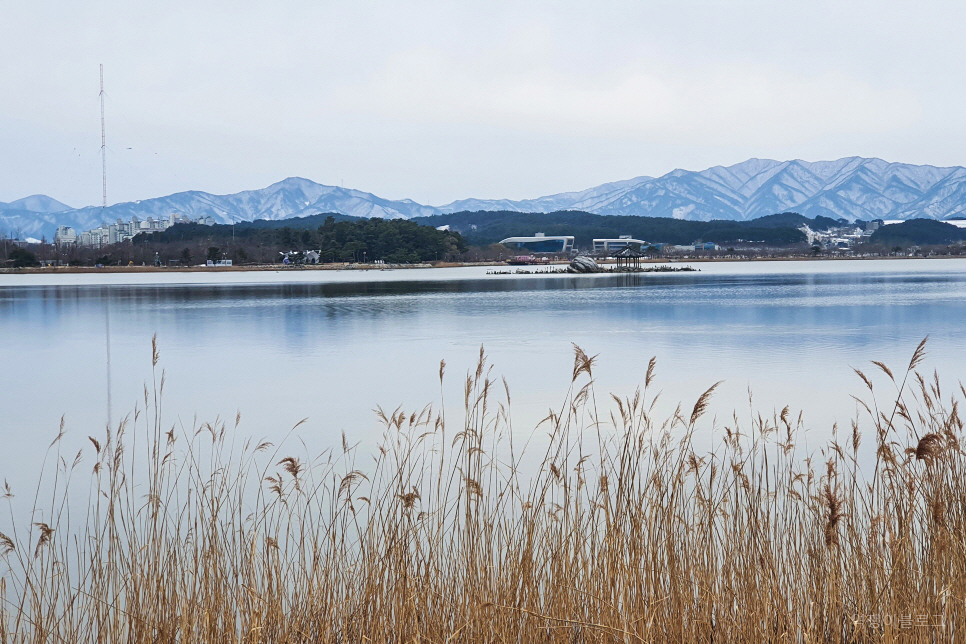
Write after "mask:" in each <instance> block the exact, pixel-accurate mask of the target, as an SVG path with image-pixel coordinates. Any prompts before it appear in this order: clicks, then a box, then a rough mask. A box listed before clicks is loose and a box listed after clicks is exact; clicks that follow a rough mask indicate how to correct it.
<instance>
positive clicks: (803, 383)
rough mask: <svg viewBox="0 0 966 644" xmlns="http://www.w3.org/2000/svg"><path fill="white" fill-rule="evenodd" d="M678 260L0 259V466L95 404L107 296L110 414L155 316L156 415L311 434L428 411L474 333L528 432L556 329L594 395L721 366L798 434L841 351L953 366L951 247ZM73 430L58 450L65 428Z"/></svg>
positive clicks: (959, 288)
mask: <svg viewBox="0 0 966 644" xmlns="http://www.w3.org/2000/svg"><path fill="white" fill-rule="evenodd" d="M699 266H700V268H701V269H702V270H701V272H698V273H673V274H667V273H651V274H639V275H599V276H565V275H548V276H540V275H527V276H488V275H486V274H485V273H486V269H480V268H464V269H437V270H405V271H403V270H399V271H387V272H382V271H369V272H358V271H351V272H350V271H342V272H329V271H326V272H320V271H300V272H294V271H290V272H284V273H273V272H265V273H241V272H234V273H222V274H214V275H213V274H210V273H193V274H192V273H177V274H142V275H125V274H104V275H65V276H57V275H30V276H18V275H0V341H2V348H3V363H4V369H3V371H2V374H3V375H2V376H0V379H2V380H0V385H2V386H0V439H2V440H3V444H4V445H5V446H7V449H6V450H4V452H3V453H0V476H7V477H8V478H19V476H18V475H19V474H20V473H21V468H23V469H26V470H27V471H33V470H34V469H35V467H34V465H35V464H36V463H37V462H38V461H39V458H40V453H41V452H42V450H43V448H45V447H46V445H47V444H48V443H49V441H50V439H51V438H52V437H53V435H54V434H55V433H56V429H57V424H58V422H59V419H60V416H61V415H62V414H65V415H66V418H67V428H68V431H69V432H71V434H73V435H74V437H75V438H77V439H83V438H84V437H86V436H87V435H88V434H93V433H95V432H96V431H100V429H101V428H102V427H103V423H104V420H105V414H106V412H105V400H104V398H105V394H104V392H105V373H104V372H105V364H104V363H105V359H104V356H105V348H104V334H105V314H106V312H107V310H108V309H109V311H110V323H111V331H112V337H111V342H112V344H111V347H112V357H113V364H112V368H113V372H112V373H113V383H114V387H113V392H114V395H113V400H114V415H115V417H119V416H120V415H122V413H124V412H126V411H129V410H131V409H133V407H134V404H135V402H136V401H138V400H139V399H140V398H141V397H142V395H143V383H144V382H145V380H147V379H148V378H149V376H150V339H151V336H152V334H154V333H155V332H156V333H157V334H158V340H159V343H160V347H161V365H162V366H163V367H164V368H165V369H166V370H167V375H168V380H167V384H166V389H165V401H166V402H165V415H166V418H167V419H168V421H169V422H170V423H175V422H178V421H179V420H180V421H181V422H183V423H184V424H185V425H186V426H188V425H190V424H191V423H192V422H193V420H192V418H193V416H194V415H195V414H197V416H198V418H199V419H200V420H211V419H213V418H214V417H215V416H217V415H220V416H221V417H222V418H226V417H228V418H234V415H235V412H236V410H240V411H241V413H242V416H243V425H242V430H243V431H244V433H245V434H246V435H248V434H254V435H257V436H268V437H270V438H277V437H279V436H281V435H282V434H283V433H285V432H286V431H287V430H288V428H289V427H291V425H293V424H294V423H295V422H297V421H298V420H300V419H302V418H304V417H308V418H309V421H308V422H307V423H306V424H305V425H303V426H302V427H301V428H300V436H301V438H302V439H303V440H304V442H305V443H306V445H307V446H308V447H309V449H311V450H315V449H319V448H322V447H326V446H330V445H335V444H337V443H338V442H339V440H340V439H339V434H340V431H341V430H343V429H344V430H346V432H347V433H348V434H349V435H351V436H354V437H356V439H357V440H360V441H362V442H363V443H366V442H369V441H371V440H372V439H373V438H374V437H375V436H376V435H377V434H378V427H377V425H376V423H375V421H374V416H373V414H372V412H371V409H372V408H373V407H375V406H376V405H381V406H383V407H384V408H386V407H388V408H390V409H392V408H395V407H396V406H397V405H400V404H401V405H404V406H405V408H406V409H418V408H421V407H422V406H423V405H424V404H425V403H427V402H430V401H433V400H436V399H437V398H438V394H439V387H438V382H437V379H436V377H437V376H436V374H437V371H438V368H439V361H440V359H445V360H446V361H447V363H448V365H449V366H448V379H447V395H449V396H450V398H449V401H448V402H449V409H450V410H451V413H452V410H455V409H459V408H461V403H462V382H461V381H462V376H463V375H464V374H465V372H466V370H467V369H469V368H471V367H472V366H474V364H475V362H474V361H475V356H476V354H477V352H478V351H479V347H480V345H481V344H483V345H485V347H486V350H487V353H488V355H489V356H490V359H491V362H492V363H493V364H495V371H494V373H495V374H499V375H503V376H506V378H507V380H508V382H509V384H510V388H511V393H512V394H513V410H514V419H515V427H516V431H517V432H518V433H523V434H529V432H530V430H531V428H532V426H533V424H534V423H535V422H536V421H537V420H539V419H540V418H542V417H543V416H544V415H545V414H546V411H547V409H548V408H550V407H556V406H558V405H559V403H560V401H561V400H562V396H563V394H564V392H565V390H566V388H567V385H568V382H569V378H570V369H571V366H572V350H571V343H576V344H578V345H580V346H581V347H583V348H585V349H586V350H587V351H588V352H589V353H591V354H599V359H598V364H597V371H596V375H597V383H598V384H597V387H598V400H601V401H603V400H604V399H605V394H607V393H609V392H612V391H613V392H617V393H621V394H632V393H633V390H634V388H635V387H636V386H637V384H638V383H640V382H642V381H643V376H644V373H645V371H646V365H647V361H648V359H649V358H650V357H651V356H657V358H658V385H659V386H660V387H661V388H662V389H663V391H664V393H663V396H662V400H663V401H664V402H663V407H662V409H663V410H664V411H665V412H668V411H671V410H672V409H673V407H674V405H675V404H676V403H677V401H679V400H681V401H683V402H684V403H685V405H686V406H688V407H689V406H690V405H691V404H693V401H694V399H695V397H696V396H698V395H699V394H700V392H701V391H703V390H704V389H705V388H707V386H709V385H710V384H712V383H714V382H715V381H717V380H725V384H724V385H722V387H721V388H720V390H719V393H718V395H717V396H716V398H715V403H714V405H713V407H712V411H713V412H714V413H715V414H717V415H718V417H719V418H721V419H730V417H731V414H732V411H733V410H734V409H735V408H737V409H738V410H739V413H740V414H745V415H746V416H747V413H748V412H747V409H748V405H747V390H748V388H749V387H751V388H752V390H753V391H754V396H755V407H756V408H757V409H759V410H762V411H766V412H767V411H771V410H772V409H774V408H778V409H780V408H781V407H783V406H784V405H785V404H790V405H791V406H792V407H793V409H797V408H803V409H804V411H805V418H806V421H807V424H808V425H809V427H811V428H812V434H813V435H814V436H815V437H816V439H817V440H818V439H821V438H824V437H827V436H828V435H829V428H830V427H831V424H832V422H834V421H835V420H838V421H839V422H840V423H845V422H846V421H847V420H848V419H849V418H850V417H851V415H852V414H853V413H854V411H855V404H854V402H852V401H851V399H850V398H849V394H851V393H855V394H860V393H862V392H861V390H860V388H859V386H858V380H857V378H856V377H855V375H854V374H853V372H852V369H851V366H861V365H862V364H863V363H866V364H867V362H868V360H872V359H879V360H884V361H886V362H887V363H890V364H891V365H893V366H895V367H899V366H901V365H902V364H903V363H905V362H907V361H908V357H909V355H910V353H911V352H912V350H913V348H914V347H915V345H916V344H917V343H918V341H919V340H920V339H922V338H923V337H924V336H926V335H929V336H930V337H931V340H930V344H929V360H928V362H927V365H926V366H927V367H929V368H930V369H931V368H933V367H934V368H937V369H938V370H939V372H940V374H941V375H942V376H944V377H945V378H946V379H947V380H948V381H949V384H950V385H951V384H953V383H954V382H955V381H957V380H959V379H961V378H964V375H966V374H964V373H963V371H964V369H963V366H962V357H963V355H964V348H966V341H964V339H963V334H962V332H961V329H962V324H963V319H964V318H963V314H964V312H966V261H960V260H883V261H851V262H845V261H842V262H760V263H742V264H701V265H699ZM75 449H76V448H75Z"/></svg>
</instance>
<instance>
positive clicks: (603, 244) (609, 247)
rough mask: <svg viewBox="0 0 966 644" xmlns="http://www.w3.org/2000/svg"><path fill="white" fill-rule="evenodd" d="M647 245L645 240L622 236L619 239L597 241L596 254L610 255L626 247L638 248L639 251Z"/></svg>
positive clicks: (595, 241) (595, 244)
mask: <svg viewBox="0 0 966 644" xmlns="http://www.w3.org/2000/svg"><path fill="white" fill-rule="evenodd" d="M647 245H648V244H647V242H646V241H644V240H643V239H634V238H633V237H631V236H630V235H621V236H620V237H618V238H617V239H595V240H594V252H595V253H609V252H611V251H615V250H620V249H621V248H624V247H625V246H632V247H636V248H637V249H638V250H639V249H640V248H642V247H644V246H647Z"/></svg>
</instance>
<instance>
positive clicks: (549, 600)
mask: <svg viewBox="0 0 966 644" xmlns="http://www.w3.org/2000/svg"><path fill="white" fill-rule="evenodd" d="M924 343H925V341H924ZM923 355H924V344H923V345H920V347H919V348H918V349H917V350H916V351H915V354H914V356H913V358H912V360H911V362H910V363H909V365H908V369H907V370H906V371H905V372H903V373H902V374H901V375H894V374H893V373H892V372H891V371H890V370H889V368H888V367H887V366H886V365H883V364H876V367H875V369H876V371H877V374H876V378H875V380H876V382H879V384H878V385H876V384H874V383H873V379H872V378H869V377H868V376H866V374H863V373H859V376H860V377H861V379H862V381H863V382H864V383H865V386H866V387H867V392H866V394H865V396H864V397H863V398H862V402H861V404H862V405H863V406H864V408H865V410H866V411H867V412H868V413H867V414H865V416H863V417H862V418H859V419H857V420H856V421H854V422H853V424H852V427H851V429H850V431H849V432H847V434H848V435H847V436H845V437H843V438H842V439H841V440H840V439H839V437H838V436H837V435H836V437H835V438H834V439H833V441H832V442H830V443H829V444H828V445H827V446H826V447H825V448H824V449H822V450H820V451H818V452H815V453H804V452H803V450H802V448H799V447H797V446H796V442H797V441H798V439H799V437H800V435H801V431H802V426H801V421H800V420H799V421H795V420H793V419H792V418H791V417H790V414H789V411H788V409H787V408H786V409H785V410H784V411H782V412H781V413H780V414H772V415H771V417H769V418H764V417H760V416H758V417H755V419H754V420H753V421H751V422H750V423H745V424H741V423H739V422H738V419H737V416H736V417H735V419H734V420H733V421H731V422H729V423H726V424H723V425H718V426H716V425H715V424H714V423H713V422H712V421H710V420H709V419H708V417H707V416H706V415H705V412H706V410H707V408H708V404H709V400H710V398H711V395H712V392H713V389H714V387H712V388H711V389H709V390H708V392H707V393H706V394H704V395H703V396H701V398H700V399H699V400H698V401H697V403H696V404H695V405H694V406H693V407H689V408H686V409H685V408H680V407H679V408H678V410H677V412H675V413H674V414H673V415H672V416H671V417H670V418H667V419H663V420H659V419H657V418H655V417H654V416H653V409H654V401H655V394H654V391H653V390H654V383H653V381H654V371H655V367H654V361H653V360H652V361H651V364H650V367H649V369H648V372H647V378H646V381H645V382H644V384H643V387H642V388H641V389H640V390H639V391H638V392H637V393H636V394H635V395H634V396H632V397H630V398H625V399H621V398H617V397H613V398H612V399H610V400H608V401H607V403H606V404H605V403H603V402H600V401H598V400H597V398H596V394H595V391H594V385H593V369H594V359H593V358H592V357H590V356H588V355H586V354H585V353H584V352H583V351H581V350H580V349H576V357H575V363H574V369H573V378H572V385H571V387H570V390H569V391H568V392H567V394H566V396H565V399H564V401H563V403H562V404H561V405H560V407H559V408H558V410H557V411H553V412H550V413H549V414H548V416H547V418H546V419H545V421H544V422H543V424H542V426H541V431H542V430H546V432H547V433H548V434H549V442H548V443H546V442H545V443H543V445H549V446H548V447H547V448H546V452H545V453H544V454H543V457H542V459H538V460H540V465H539V467H535V468H530V469H527V468H525V467H524V466H523V465H521V464H522V463H523V462H524V453H525V448H524V446H522V445H520V444H518V443H515V442H514V439H515V437H516V440H517V441H519V434H515V433H514V432H513V428H512V426H511V424H510V413H509V403H510V395H509V392H508V390H507V388H506V386H505V383H503V382H499V381H496V380H495V379H494V378H493V377H492V376H491V371H490V369H489V368H488V367H487V363H486V359H485V357H484V355H483V353H482V350H481V353H480V359H479V364H478V366H477V368H476V370H475V371H473V372H471V373H469V374H468V376H467V378H466V381H465V401H464V406H463V408H462V410H461V412H460V413H459V414H458V416H459V417H460V423H459V424H458V425H457V426H454V425H453V423H452V422H451V421H450V420H449V419H450V418H451V417H452V413H451V412H449V413H446V412H445V411H444V409H443V407H442V406H441V405H440V406H439V407H436V406H427V407H426V408H424V409H421V410H417V411H414V412H409V411H403V410H401V409H400V410H395V411H393V412H384V411H382V410H379V411H378V415H379V418H380V419H381V421H382V423H383V424H384V425H385V434H384V437H383V439H382V444H381V446H380V447H379V449H378V451H377V452H376V453H375V454H373V455H370V454H362V453H359V451H358V450H357V449H354V448H353V447H351V446H350V445H349V444H348V439H347V438H346V437H343V441H342V443H343V444H342V445H341V446H340V447H338V448H336V449H332V450H330V451H328V452H326V453H323V454H322V455H321V456H319V457H317V458H314V459H312V460H308V459H306V458H298V457H296V456H291V455H289V454H288V453H286V452H284V451H280V448H279V447H277V446H274V445H272V444H270V443H261V444H253V443H245V444H243V445H241V446H238V445H236V444H235V442H234V441H235V440H236V438H237V433H238V432H237V430H233V429H232V428H231V427H226V425H225V424H224V423H220V422H218V423H212V424H207V425H204V426H202V427H201V428H200V429H198V430H197V431H195V432H193V433H191V432H184V431H182V430H180V429H178V428H172V429H170V430H168V431H164V428H165V427H167V425H165V424H164V423H165V421H164V420H163V417H162V413H161V409H160V402H159V401H160V394H161V392H162V391H163V375H162V376H161V381H160V382H155V383H154V384H155V386H154V387H152V388H146V389H145V401H144V407H143V409H141V410H140V411H138V412H137V413H135V414H134V415H132V416H131V417H130V418H128V419H126V420H125V421H124V422H122V423H121V424H120V426H119V427H116V428H114V429H113V431H112V430H108V431H107V432H106V433H103V434H100V435H98V436H92V437H91V438H90V443H91V444H90V446H89V448H88V449H87V451H88V452H89V454H88V455H87V456H92V457H93V461H94V464H93V466H92V467H91V465H90V461H91V459H90V458H87V459H86V460H85V455H83V454H78V456H77V458H76V459H73V460H71V459H68V458H67V457H66V456H63V455H61V453H60V451H61V445H62V443H63V442H62V441H61V436H62V435H63V434H61V435H60V436H58V437H57V440H55V441H54V443H53V444H52V446H51V450H50V455H51V458H52V460H53V461H55V465H53V466H52V467H51V468H49V470H48V472H47V476H48V477H49V478H48V481H49V482H50V487H51V488H52V492H51V493H50V497H49V499H47V500H42V499H40V498H36V499H35V501H34V514H33V515H32V516H33V517H38V516H43V517H47V519H46V520H44V521H40V520H35V521H34V522H33V523H31V524H29V525H16V524H15V523H14V524H12V525H11V526H9V527H7V528H4V530H3V533H4V534H3V535H2V536H0V547H2V553H3V557H4V559H5V561H6V564H7V566H8V567H9V569H8V570H7V571H6V572H5V573H4V575H3V580H2V605H3V610H2V613H0V619H2V623H0V632H2V633H3V639H4V641H11V642H82V641H83V642H94V641H97V642H212V643H214V642H218V643H222V642H456V641H461V642H470V641H473V642H477V641H479V642H766V641H767V642H786V641H787V642H871V641H910V642H920V641H921V642H949V641H956V640H957V639H963V623H964V621H963V620H964V616H966V610H964V603H963V602H964V597H966V543H964V539H966V481H964V477H963V473H964V464H966V462H964V451H963V448H962V446H961V441H962V434H963V423H962V421H961V420H960V417H959V413H958V404H959V400H960V399H961V398H960V397H961V396H963V395H966V392H964V391H963V389H962V387H961V386H960V388H959V390H958V391H956V392H950V393H946V392H944V390H942V389H941V387H940V383H939V380H938V378H934V377H931V378H929V379H926V378H925V377H923V376H921V375H920V374H919V373H918V368H919V366H920V363H921V361H922V359H923ZM157 361H158V354H157V350H156V349H155V353H154V362H155V368H157ZM439 378H440V382H441V396H442V381H443V378H444V365H443V364H442V363H441V365H440V371H439ZM880 390H883V391H886V392H887V393H880ZM601 409H606V410H608V411H604V412H601V411H600V410H601ZM236 425H237V419H236ZM697 436H700V437H702V441H703V442H704V443H705V444H709V445H711V447H710V448H709V449H705V450H697V451H696V449H695V445H696V443H697V442H698V441H696V440H695V439H696V437H697ZM708 436H710V438H708ZM863 442H865V443H866V446H867V447H871V448H872V449H871V450H869V451H870V454H871V456H870V457H869V458H868V459H865V458H864V457H863V454H864V449H865V448H864V447H863V445H862V444H863ZM699 452H700V453H699ZM370 457H371V458H370ZM865 460H868V462H869V463H870V464H869V466H868V467H867V468H866V470H865V471H863V468H862V467H861V464H862V463H863V462H864V461H865ZM51 478H52V479H53V480H52V481H51ZM39 489H40V488H38V490H39ZM10 493H11V492H10V489H9V488H8V489H7V494H10ZM79 495H80V496H84V495H86V496H88V501H87V503H86V512H84V513H82V514H81V515H80V516H77V515H76V511H75V512H74V514H72V508H74V507H76V506H77V505H78V503H77V500H78V496H79ZM69 497H70V498H69ZM79 505H81V506H84V505H85V504H84V503H80V504H79Z"/></svg>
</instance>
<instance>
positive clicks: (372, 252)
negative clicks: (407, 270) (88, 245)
mask: <svg viewBox="0 0 966 644" xmlns="http://www.w3.org/2000/svg"><path fill="white" fill-rule="evenodd" d="M339 219H341V220H342V221H339ZM132 246H133V247H134V248H135V249H138V248H145V249H150V250H152V251H154V250H157V252H159V253H162V251H163V255H164V256H163V257H162V258H161V259H162V260H165V261H166V260H167V259H181V260H182V261H183V263H186V264H187V263H191V262H194V261H198V260H199V259H201V260H203V259H204V258H208V259H220V258H221V257H222V256H223V255H224V256H227V257H229V258H230V259H232V260H234V261H238V262H242V263H244V262H248V261H256V262H273V261H278V257H279V253H281V252H286V251H304V250H321V259H322V261H324V262H339V261H356V262H358V261H365V260H368V261H372V260H385V261H387V262H391V263H410V262H419V261H431V260H437V259H451V258H453V257H455V256H456V255H458V254H460V253H462V252H463V251H464V250H466V244H465V242H464V241H463V238H462V237H461V236H460V234H459V233H457V232H451V231H446V230H436V229H435V228H433V227H431V226H421V225H419V224H417V223H415V222H412V221H408V220H405V219H378V218H373V219H360V218H356V217H347V216H345V215H313V216H311V217H303V218H300V219H286V220H284V221H254V222H245V223H240V224H236V225H235V226H230V225H227V224H215V225H213V226H204V225H201V224H196V223H190V224H175V225H174V226H171V227H170V228H168V229H167V230H165V231H163V232H155V233H141V234H140V235H138V236H136V237H135V238H134V240H133V244H132ZM179 253H180V254H179Z"/></svg>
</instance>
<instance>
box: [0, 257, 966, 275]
mask: <svg viewBox="0 0 966 644" xmlns="http://www.w3.org/2000/svg"><path fill="white" fill-rule="evenodd" d="M960 258H963V259H966V256H962V255H929V256H925V257H909V256H897V257H794V256H793V257H755V258H747V257H720V258H714V257H681V258H659V259H642V260H641V263H642V264H678V263H688V264H697V263H702V264H705V263H709V264H710V263H743V262H747V263H751V262H840V261H868V260H883V259H890V260H894V259H906V260H911V259H960ZM598 263H599V264H613V263H614V262H613V261H610V262H608V261H601V262H598ZM567 264H569V262H568V261H566V260H560V261H551V262H550V263H549V264H546V265H549V266H561V265H567ZM479 266H500V267H505V266H509V264H507V263H506V262H504V261H493V262H425V263H420V264H303V265H301V266H291V265H290V266H283V265H280V264H255V265H243V266H201V265H199V266H103V267H101V268H96V267H94V266H44V267H28V268H0V275H71V274H88V273H93V274H104V273H241V272H283V271H284V272H300V271H395V270H408V269H413V268H418V269H432V268H463V267H479Z"/></svg>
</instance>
